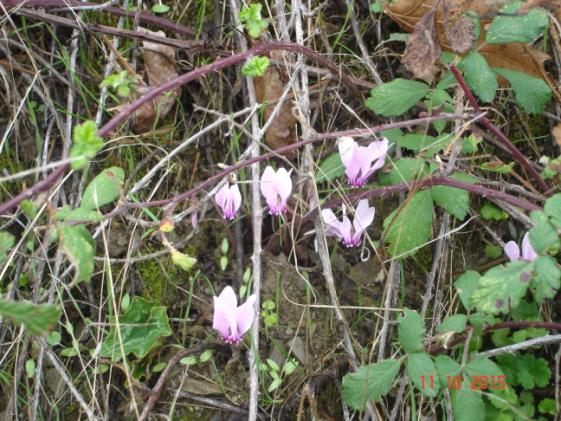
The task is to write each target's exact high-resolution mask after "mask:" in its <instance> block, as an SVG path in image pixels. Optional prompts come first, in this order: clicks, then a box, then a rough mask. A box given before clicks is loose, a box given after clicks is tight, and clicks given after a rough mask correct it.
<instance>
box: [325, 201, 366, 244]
mask: <svg viewBox="0 0 561 421" xmlns="http://www.w3.org/2000/svg"><path fill="white" fill-rule="evenodd" d="M374 213H375V209H374V207H369V206H368V200H366V199H363V200H361V201H359V202H358V205H357V207H356V210H355V217H354V219H353V223H352V224H351V221H350V219H349V218H348V217H347V215H343V220H342V221H339V220H338V219H337V217H336V216H335V214H334V213H333V211H332V210H331V209H322V211H321V217H322V219H323V222H324V224H325V225H326V230H325V234H326V235H332V236H335V237H338V238H339V239H340V240H341V241H342V242H343V244H344V245H345V246H347V247H356V246H358V245H359V244H360V241H361V239H362V233H363V232H364V231H366V228H368V226H369V225H370V224H371V223H372V221H374Z"/></svg>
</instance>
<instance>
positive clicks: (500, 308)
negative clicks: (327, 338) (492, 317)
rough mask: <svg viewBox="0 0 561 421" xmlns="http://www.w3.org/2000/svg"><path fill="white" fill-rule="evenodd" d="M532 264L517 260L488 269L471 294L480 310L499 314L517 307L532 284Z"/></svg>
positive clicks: (473, 302)
mask: <svg viewBox="0 0 561 421" xmlns="http://www.w3.org/2000/svg"><path fill="white" fill-rule="evenodd" d="M531 271H532V264H531V263H528V262H525V261H522V260H517V261H514V262H510V263H508V264H507V265H505V266H502V265H501V266H496V267H494V268H492V269H490V270H488V271H487V272H486V273H485V274H484V275H483V276H482V277H481V278H480V279H479V282H478V284H477V288H476V290H475V291H473V294H472V295H471V303H472V304H473V305H474V306H475V307H476V308H477V310H478V311H481V312H485V313H489V314H498V313H508V312H509V311H510V310H511V309H512V308H516V307H517V306H518V304H519V303H520V300H521V299H522V297H523V296H524V294H526V291H527V290H528V286H529V285H530V279H531Z"/></svg>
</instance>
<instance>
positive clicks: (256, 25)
mask: <svg viewBox="0 0 561 421" xmlns="http://www.w3.org/2000/svg"><path fill="white" fill-rule="evenodd" d="M261 8H262V6H261V4H259V3H256V4H251V5H250V6H249V7H247V6H244V7H243V8H242V10H241V12H240V20H241V21H242V22H243V23H244V26H245V30H246V31H247V33H248V35H249V36H250V37H251V38H256V39H257V38H259V36H260V35H261V32H262V31H263V30H264V29H266V28H267V26H268V25H269V23H268V22H267V20H265V19H263V18H262V17H261Z"/></svg>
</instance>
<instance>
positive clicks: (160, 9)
mask: <svg viewBox="0 0 561 421" xmlns="http://www.w3.org/2000/svg"><path fill="white" fill-rule="evenodd" d="M151 10H152V13H156V14H162V13H167V12H169V6H166V5H165V4H155V5H154V6H152V9H151Z"/></svg>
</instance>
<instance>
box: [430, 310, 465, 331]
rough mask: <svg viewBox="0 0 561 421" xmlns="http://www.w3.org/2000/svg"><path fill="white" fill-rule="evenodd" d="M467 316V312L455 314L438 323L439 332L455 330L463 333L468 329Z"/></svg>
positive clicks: (437, 329)
mask: <svg viewBox="0 0 561 421" xmlns="http://www.w3.org/2000/svg"><path fill="white" fill-rule="evenodd" d="M466 324H467V316H466V315H465V314H454V315H452V316H450V317H448V318H446V319H444V321H443V322H442V323H440V324H439V325H438V327H437V328H436V331H437V332H438V333H446V332H454V333H462V332H463V331H464V330H465V329H466Z"/></svg>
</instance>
